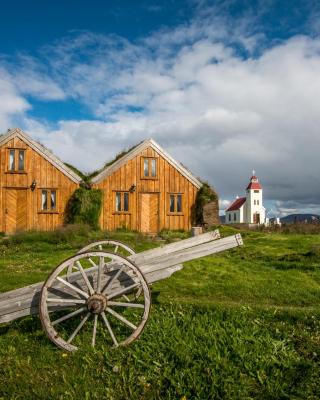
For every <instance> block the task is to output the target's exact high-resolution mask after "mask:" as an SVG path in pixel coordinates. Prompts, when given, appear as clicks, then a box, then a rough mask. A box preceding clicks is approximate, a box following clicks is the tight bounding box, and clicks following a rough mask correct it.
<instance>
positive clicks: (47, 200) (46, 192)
mask: <svg viewBox="0 0 320 400" xmlns="http://www.w3.org/2000/svg"><path fill="white" fill-rule="evenodd" d="M56 210H57V191H56V190H55V189H41V211H48V212H50V211H51V212H54V211H56Z"/></svg>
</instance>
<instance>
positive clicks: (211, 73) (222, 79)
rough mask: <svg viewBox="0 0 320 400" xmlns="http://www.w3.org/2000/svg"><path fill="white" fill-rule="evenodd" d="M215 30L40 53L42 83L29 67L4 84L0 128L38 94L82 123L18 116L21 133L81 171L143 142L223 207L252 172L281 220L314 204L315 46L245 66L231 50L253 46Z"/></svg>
mask: <svg viewBox="0 0 320 400" xmlns="http://www.w3.org/2000/svg"><path fill="white" fill-rule="evenodd" d="M215 21H216V22H217V23H216V24H210V25H209V26H207V25H205V26H200V24H199V21H195V22H194V23H191V24H190V25H189V26H187V25H185V26H182V27H179V28H175V29H174V30H172V31H171V32H170V31H169V30H168V29H167V30H164V31H162V32H158V33H157V34H153V35H152V36H151V37H149V38H148V39H144V40H141V41H140V42H138V43H135V44H133V43H130V42H128V41H126V40H124V39H122V38H117V37H104V36H102V35H94V34H92V33H85V34H81V35H78V36H76V37H73V38H69V39H67V38H66V39H64V40H63V41H62V42H61V43H60V44H57V43H56V44H55V45H54V46H53V47H51V48H48V49H46V51H47V54H49V53H50V59H49V58H48V59H47V62H49V63H50V67H49V70H50V71H51V72H50V73H48V74H47V75H46V74H44V73H43V72H42V70H41V68H40V69H39V67H32V68H29V75H28V76H31V78H32V79H33V78H34V80H32V79H30V81H29V82H28V83H25V84H24V85H23V84H22V83H21V82H20V83H19V85H20V92H19V91H18V90H17V87H16V86H14V85H12V83H10V79H9V81H7V84H8V85H9V86H8V88H7V89H5V91H4V93H8V96H13V97H12V99H13V100H12V106H11V107H12V108H11V109H10V101H9V102H8V106H7V107H9V108H8V109H6V108H3V110H4V111H2V110H1V109H0V123H1V115H3V117H2V126H3V124H5V123H9V122H10V119H11V116H12V115H14V114H15V113H16V114H19V113H20V114H21V113H26V111H27V109H28V107H29V104H28V102H26V100H25V99H24V98H23V97H22V93H29V94H33V95H36V96H39V97H41V95H40V94H41V93H42V98H45V97H44V93H45V92H46V89H47V90H48V92H47V93H50V95H48V96H49V97H47V98H48V99H49V98H50V96H51V99H59V98H61V99H62V98H64V97H65V96H69V97H72V98H73V99H77V100H78V101H79V102H80V103H82V104H83V105H85V106H86V107H88V108H89V109H90V110H91V112H92V115H93V117H92V120H76V119H75V120H73V121H65V120H63V115H62V118H61V121H59V123H58V124H57V127H54V128H50V127H49V126H47V125H41V124H40V125H39V124H35V123H34V121H30V118H27V117H26V119H25V125H26V127H28V128H29V131H30V133H31V134H32V135H36V136H37V137H38V138H40V139H41V141H42V142H44V144H46V145H48V146H49V147H50V148H51V149H53V150H54V151H55V152H56V153H57V154H58V155H59V156H60V157H61V158H63V159H64V160H67V161H69V162H72V163H74V164H75V165H76V166H78V167H79V168H83V169H84V170H86V171H88V170H92V169H95V168H98V167H100V166H101V165H102V164H103V162H105V161H107V160H108V159H110V158H112V157H113V156H114V155H115V153H117V152H119V151H120V150H121V149H123V148H127V147H130V146H131V145H132V144H134V143H136V142H138V141H140V140H142V139H144V138H146V137H151V136H152V137H154V138H155V139H156V140H158V141H159V142H160V144H161V145H163V146H164V147H165V148H166V149H168V151H169V152H171V153H172V154H173V156H175V157H176V158H177V159H179V160H180V161H182V162H183V163H184V164H186V165H187V166H188V167H190V169H191V170H192V171H193V172H194V173H195V175H198V176H201V177H203V178H204V179H207V180H208V181H209V182H210V183H212V184H213V185H214V186H215V188H216V189H217V190H218V192H219V193H220V195H221V196H222V198H223V199H227V198H231V197H233V196H235V195H236V194H238V195H242V191H243V190H244V189H245V186H246V184H247V180H248V178H249V175H250V172H251V170H252V169H253V168H254V169H256V171H257V174H258V176H259V177H260V178H261V181H262V184H263V186H264V188H265V196H266V197H267V198H268V199H277V200H279V201H280V202H288V201H294V202H295V206H294V207H292V210H295V209H299V207H300V208H304V209H307V208H308V207H309V206H308V204H309V205H311V204H317V203H319V198H320V177H319V169H320V168H319V167H320V162H319V148H320V134H319V126H320V113H319V105H318V95H319V93H320V75H319V70H320V39H319V38H318V37H315V38H309V37H304V36H299V37H298V36H297V37H293V38H291V39H289V40H287V41H285V42H283V43H280V44H277V45H274V46H273V47H271V48H267V49H265V50H264V51H263V52H262V51H261V54H260V55H259V56H258V57H253V56H251V57H246V58H244V57H243V56H242V53H241V51H240V46H246V49H247V51H249V52H250V51H252V54H254V53H255V51H256V49H257V44H259V40H260V37H261V35H260V36H259V34H257V32H254V33H252V35H251V36H250V35H249V34H248V33H247V32H245V30H244V29H243V27H242V29H240V28H237V29H234V31H233V32H232V31H231V30H230V27H229V26H225V27H223V24H222V23H221V21H220V23H219V21H218V20H215ZM226 35H230V36H229V37H228V39H226ZM237 36H239V37H240V43H239V41H238V42H237V43H238V44H237V45H236V46H234V45H233V46H231V45H230V43H231V42H232V41H237ZM30 71H31V72H30ZM37 71H41V73H38V72H37ZM0 79H1V75H0ZM4 82H6V81H4ZM8 82H9V83H8ZM18 82H19V80H18ZM0 84H1V81H0ZM3 85H4V84H3ZM10 85H11V86H10ZM19 85H18V86H19ZM28 85H29V86H28ZM62 87H63V91H61V92H60V90H61V89H60V88H62ZM0 96H1V94H0ZM59 96H60V97H59ZM0 99H1V97H0ZM0 101H1V100H0ZM19 102H20V103H19ZM0 104H1V103H0ZM10 110H11V111H10ZM1 112H2V114H1ZM224 201H226V200H224ZM225 204H226V203H225ZM279 204H280V203H279ZM281 204H282V203H281ZM277 207H278V206H277ZM281 208H284V207H282V206H281V205H279V207H278V209H279V212H280V210H281ZM285 208H290V207H287V206H285Z"/></svg>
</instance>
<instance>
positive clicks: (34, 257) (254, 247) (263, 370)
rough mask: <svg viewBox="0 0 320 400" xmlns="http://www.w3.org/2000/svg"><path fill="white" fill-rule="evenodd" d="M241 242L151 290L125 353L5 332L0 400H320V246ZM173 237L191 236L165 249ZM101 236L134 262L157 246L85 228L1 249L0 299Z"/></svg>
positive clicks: (26, 330)
mask: <svg viewBox="0 0 320 400" xmlns="http://www.w3.org/2000/svg"><path fill="white" fill-rule="evenodd" d="M221 232H222V234H223V236H227V235H229V234H233V233H235V231H234V230H233V229H232V228H222V229H221ZM242 234H243V238H244V243H245V245H244V246H243V247H242V248H237V249H234V250H230V251H227V252H224V253H221V254H217V255H215V256H211V257H205V258H203V259H199V260H196V261H193V262H188V263H186V264H185V266H184V269H183V270H182V271H179V272H178V273H176V274H175V275H173V276H172V277H171V278H170V279H167V280H164V281H162V282H158V283H157V284H155V285H154V286H153V287H152V300H153V306H152V312H151V318H150V320H149V322H148V324H147V327H146V329H145V330H144V332H143V334H142V336H141V338H140V340H138V341H137V342H135V343H134V344H132V345H131V346H129V347H127V348H118V349H110V348H109V347H108V346H107V345H105V344H101V343H99V344H98V346H97V347H96V349H94V350H92V349H91V348H90V347H87V348H85V349H82V350H79V351H78V352H76V353H72V354H71V353H66V352H64V351H61V350H59V349H57V348H56V347H55V346H54V345H53V344H51V342H49V341H48V339H47V338H46V336H45V334H44V332H43V331H42V328H41V325H40V322H39V320H38V318H37V317H28V318H24V319H21V320H17V321H14V322H12V323H10V324H3V325H1V326H0V399H115V400H118V399H119V400H121V399H126V400H127V399H180V400H182V399H183V400H186V399H199V400H205V399H320V386H319V376H320V322H319V321H320V235H319V234H309V235H308V234H307V235H306V234H294V233H288V234H283V233H268V232H242ZM177 235H178V236H181V237H185V236H186V234H183V233H179V234H172V233H169V232H167V233H164V234H163V237H164V238H165V239H166V240H167V241H170V240H171V239H172V238H173V237H174V236H177ZM106 236H109V237H112V238H115V239H120V240H122V241H124V242H127V243H128V244H130V245H131V246H132V247H134V248H135V249H136V250H137V251H142V250H144V249H147V248H152V247H155V246H157V245H159V242H158V241H157V240H153V239H148V238H145V237H143V236H142V235H139V234H136V233H133V232H126V231H122V232H121V231H119V232H113V233H109V234H106V233H102V232H89V231H87V230H86V229H85V228H82V229H73V228H70V229H67V230H61V231H58V232H57V233H47V234H40V233H29V234H25V235H18V236H14V237H11V238H10V239H3V240H2V242H1V243H0V254H1V259H0V292H3V291H7V290H11V289H14V288H18V287H22V286H24V285H27V284H30V283H33V282H37V281H40V280H43V279H44V278H45V277H46V275H47V274H48V273H49V272H50V271H51V269H52V268H53V267H54V266H55V265H57V264H58V263H59V262H61V261H62V260H63V259H64V258H66V257H68V256H70V255H73V254H74V253H75V252H76V251H77V250H78V249H80V248H81V247H82V246H83V245H85V244H87V243H88V242H90V241H93V240H95V239H100V238H103V237H106Z"/></svg>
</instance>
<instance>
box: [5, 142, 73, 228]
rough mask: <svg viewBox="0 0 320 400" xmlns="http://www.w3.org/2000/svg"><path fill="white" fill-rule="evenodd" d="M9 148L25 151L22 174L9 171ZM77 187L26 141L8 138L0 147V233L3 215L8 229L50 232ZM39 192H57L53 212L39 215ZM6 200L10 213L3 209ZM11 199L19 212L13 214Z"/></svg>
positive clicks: (62, 216) (58, 223)
mask: <svg viewBox="0 0 320 400" xmlns="http://www.w3.org/2000/svg"><path fill="white" fill-rule="evenodd" d="M10 148H15V149H25V172H23V173H11V172H9V171H8V165H9V160H8V149H10ZM34 180H35V181H36V183H37V184H36V188H35V190H34V191H32V190H31V188H30V186H31V184H32V182H33V181H34ZM78 186H79V185H78V184H76V183H74V182H73V181H72V180H71V179H69V178H68V177H67V176H66V175H64V174H63V173H62V172H61V171H60V170H58V169H57V168H56V167H55V166H53V165H52V164H51V163H50V162H49V161H47V160H46V159H45V158H43V157H42V156H41V155H40V154H38V153H37V152H35V151H34V150H33V149H31V148H30V147H29V146H28V145H27V144H26V143H25V142H23V141H22V140H20V139H19V138H13V139H11V140H10V141H8V142H7V143H5V144H3V145H2V146H1V148H0V231H3V232H5V231H6V226H5V225H6V215H8V214H9V216H10V224H11V226H14V225H15V224H16V228H15V229H13V231H14V230H25V229H27V230H33V229H35V230H53V229H55V228H57V227H58V226H61V225H62V224H63V221H64V213H65V207H66V204H67V202H68V200H69V198H70V196H71V195H72V193H73V192H74V191H75V189H77V187H78ZM41 189H56V191H57V210H56V211H55V212H41V210H40V208H41ZM6 198H8V199H9V200H10V204H11V205H10V207H12V208H11V209H10V210H9V209H8V207H7V206H6ZM14 198H16V206H17V207H18V210H19V211H16V212H15V214H12V210H14V208H15V207H16V206H15V203H14ZM9 200H8V201H9ZM15 215H16V216H15ZM14 220H16V221H14ZM24 220H25V221H24ZM8 223H9V222H8Z"/></svg>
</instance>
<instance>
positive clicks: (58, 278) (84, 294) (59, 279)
mask: <svg viewBox="0 0 320 400" xmlns="http://www.w3.org/2000/svg"><path fill="white" fill-rule="evenodd" d="M57 280H58V281H59V282H61V283H63V284H64V285H66V286H68V287H69V288H70V289H72V290H74V291H75V292H77V293H79V294H81V295H82V296H83V297H85V298H86V299H87V298H88V297H89V295H88V293H86V292H84V291H83V290H81V289H79V288H77V287H76V286H74V285H72V284H71V283H69V282H67V281H65V280H64V279H63V278H60V276H57Z"/></svg>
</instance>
